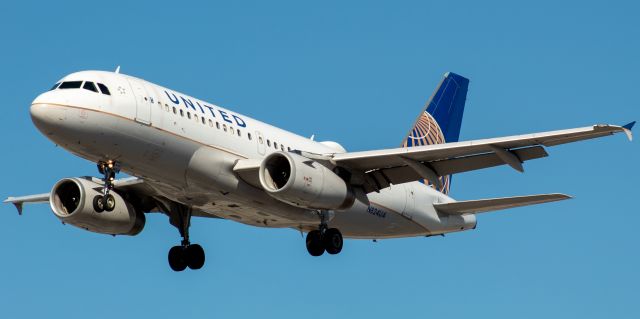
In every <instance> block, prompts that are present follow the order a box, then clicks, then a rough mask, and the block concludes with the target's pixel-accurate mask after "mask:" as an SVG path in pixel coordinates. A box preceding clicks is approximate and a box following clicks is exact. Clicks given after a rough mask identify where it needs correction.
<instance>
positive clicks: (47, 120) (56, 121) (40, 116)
mask: <svg viewBox="0 0 640 319" xmlns="http://www.w3.org/2000/svg"><path fill="white" fill-rule="evenodd" d="M29 113H30V114H31V121H33V124H34V125H35V126H36V127H37V128H38V130H40V132H42V134H44V135H46V136H51V135H53V134H55V133H56V131H57V130H59V129H60V128H61V125H62V123H63V122H64V120H65V119H66V111H65V108H64V107H62V106H59V105H53V104H47V103H43V102H41V99H40V97H38V98H36V99H35V100H34V101H33V103H32V104H31V108H30V109H29Z"/></svg>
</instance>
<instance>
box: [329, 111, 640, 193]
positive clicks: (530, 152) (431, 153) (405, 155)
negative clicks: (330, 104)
mask: <svg viewBox="0 0 640 319" xmlns="http://www.w3.org/2000/svg"><path fill="white" fill-rule="evenodd" d="M634 124H635V122H631V123H629V124H627V125H624V126H616V125H606V124H598V125H593V126H587V127H582V128H574V129H567V130H558V131H549V132H542V133H534V134H525V135H516V136H508V137H498V138H490V139H482V140H473V141H464V142H455V143H445V144H433V145H425V146H415V147H410V148H394V149H384V150H374V151H363V152H351V153H336V154H331V155H330V156H329V157H330V161H331V162H332V163H333V164H334V165H336V166H341V167H345V168H348V169H349V170H351V171H352V172H361V173H364V174H365V176H366V177H365V180H364V181H361V182H362V186H363V188H364V189H365V191H367V192H370V191H377V190H380V189H382V188H386V187H389V186H390V185H391V184H401V183H407V182H411V181H416V180H419V179H427V180H429V181H434V180H435V181H437V180H439V177H441V176H446V175H449V174H453V173H461V172H467V171H471V170H477V169H482V168H487V167H493V166H498V165H503V164H507V165H509V166H511V167H513V168H514V169H516V170H518V171H520V172H522V171H523V170H524V169H523V167H522V163H523V162H525V161H527V160H532V159H536V158H541V157H546V156H548V154H547V152H546V151H545V149H544V147H549V146H555V145H560V144H566V143H573V142H577V141H582V140H587V139H592V138H598V137H603V136H608V135H613V134H615V133H625V134H626V135H627V137H628V138H629V140H631V139H632V134H631V128H632V127H633V125H634Z"/></svg>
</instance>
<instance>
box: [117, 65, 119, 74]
mask: <svg viewBox="0 0 640 319" xmlns="http://www.w3.org/2000/svg"><path fill="white" fill-rule="evenodd" d="M118 73H120V66H119V65H118V67H117V68H116V74H118Z"/></svg>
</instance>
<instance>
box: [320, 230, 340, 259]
mask: <svg viewBox="0 0 640 319" xmlns="http://www.w3.org/2000/svg"><path fill="white" fill-rule="evenodd" d="M322 241H323V244H324V249H326V250H327V252H328V253H329V254H331V255H335V254H337V253H340V252H341V251H342V243H343V240H342V234H341V233H340V231H339V230H338V229H336V228H329V229H327V231H326V232H325V233H324V238H322Z"/></svg>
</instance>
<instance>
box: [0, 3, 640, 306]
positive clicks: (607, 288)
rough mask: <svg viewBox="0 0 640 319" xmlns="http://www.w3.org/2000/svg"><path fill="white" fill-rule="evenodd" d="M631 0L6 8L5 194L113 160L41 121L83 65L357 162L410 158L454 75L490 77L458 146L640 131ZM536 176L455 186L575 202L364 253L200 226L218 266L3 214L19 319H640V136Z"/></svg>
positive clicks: (572, 150) (547, 166)
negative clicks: (39, 112) (548, 134)
mask: <svg viewBox="0 0 640 319" xmlns="http://www.w3.org/2000/svg"><path fill="white" fill-rule="evenodd" d="M639 9H640V8H639V7H638V5H637V4H636V3H635V2H634V1H626V2H617V1H607V2H604V1H601V2H594V1H563V2H562V3H560V2H559V1H528V2H523V3H516V1H415V2H412V1H389V2H384V3H383V2H376V1H348V3H347V1H320V2H318V1H314V2H308V1H290V2H279V1H276V2H270V1H257V2H246V1H225V2H218V3H215V4H210V3H208V2H207V3H205V2H193V1H170V2H149V3H137V2H136V3H134V2H129V1H103V2H86V1H78V2H70V1H69V2H67V1H48V2H45V1H42V2H30V1H4V2H2V4H0V12H2V13H1V15H0V16H1V17H2V18H1V19H0V35H1V38H0V39H1V40H2V49H1V50H0V56H1V59H0V64H1V68H0V70H2V76H0V93H1V97H2V99H3V101H4V102H3V105H4V108H3V110H4V112H3V116H2V117H1V120H0V121H1V123H2V124H1V125H0V130H2V131H1V134H0V136H1V144H2V157H1V163H2V166H1V167H2V168H3V171H2V174H1V175H2V178H1V180H2V182H1V183H0V197H2V198H5V197H6V196H9V195H22V194H30V193H40V192H46V191H48V190H49V189H50V187H51V186H52V185H53V184H54V183H55V182H56V181H57V180H58V179H60V178H63V177H68V176H80V175H95V174H96V173H97V172H96V170H95V165H94V164H93V163H89V162H87V161H85V160H82V159H79V158H76V157H74V156H72V155H71V154H69V153H67V152H65V151H64V150H62V149H60V148H56V147H55V146H54V145H53V144H52V143H51V142H50V141H48V140H47V139H46V138H44V137H43V136H42V135H40V134H39V132H38V131H37V130H36V129H35V128H34V126H33V125H32V123H31V120H30V118H29V113H28V108H29V105H30V102H31V101H32V100H33V98H35V97H36V95H37V94H39V93H40V92H42V91H44V90H46V89H48V88H49V87H50V86H51V85H52V84H53V83H55V81H56V80H58V79H59V78H61V77H62V76H64V75H65V74H67V73H71V72H74V71H77V70H85V69H98V70H113V69H115V67H116V66H117V65H121V66H122V72H123V73H127V74H131V75H134V76H137V77H141V78H144V79H147V80H149V81H152V82H155V83H158V84H161V85H165V86H168V87H171V88H173V89H175V90H178V91H182V92H185V93H188V94H190V95H193V96H197V97H199V98H202V99H204V100H207V101H211V102H213V103H216V104H218V105H222V106H225V107H228V108H231V109H233V110H235V111H238V112H240V113H243V114H246V115H248V116H252V117H256V118H259V119H262V120H264V121H267V122H270V123H272V124H275V125H278V126H281V127H283V128H285V129H288V130H291V131H294V132H297V133H300V134H302V135H306V136H310V135H311V134H316V137H317V138H318V139H320V140H336V141H339V142H340V143H342V144H343V145H344V146H345V147H346V148H347V149H349V150H365V149H373V148H386V147H395V146H397V145H399V143H400V141H401V139H402V137H403V136H404V134H405V133H406V132H407V130H408V129H409V126H410V124H411V123H412V121H413V120H414V118H415V117H416V116H417V115H418V113H419V111H420V109H421V108H422V106H423V104H424V102H425V101H426V100H427V98H428V97H429V96H430V94H431V93H432V91H433V89H434V87H435V86H436V84H437V83H438V81H440V79H441V76H442V74H443V73H444V72H446V71H454V72H458V73H460V74H462V75H465V76H467V77H469V78H470V79H471V85H470V90H469V96H468V100H467V108H466V112H465V115H464V120H463V127H462V131H461V139H463V140H469V139H477V138H485V137H495V136H503V135H510V134H519V133H529V132H537V131H545V130H552V129H561V128H570V127H580V126H585V125H591V124H595V123H614V124H624V123H627V122H629V121H632V120H637V119H640V111H639V108H638V106H639V104H640V102H639V101H638V94H637V91H638V87H639V84H640V81H638V73H640V59H639V58H638V57H640V42H639V39H640V22H639V20H638V15H639V13H640V10H639ZM549 153H550V157H549V158H547V159H542V160H537V161H532V162H528V163H527V165H526V167H525V169H526V172H525V173H524V174H519V173H516V172H515V171H513V170H511V169H509V168H494V169H489V170H483V171H477V172H471V173H466V174H461V175H457V176H456V177H455V179H454V183H453V187H452V195H453V196H454V197H455V198H458V199H477V198H485V197H495V196H510V195H522V194H530V193H544V192H565V193H568V194H571V195H574V196H575V199H573V200H570V201H566V202H561V203H553V204H546V205H542V206H534V207H528V208H521V209H514V210H511V211H504V212H498V213H494V214H486V215H482V216H480V217H479V223H478V229H476V230H475V231H469V232H465V233H459V234H452V235H449V236H447V237H445V238H441V237H437V238H410V239H396V240H388V241H380V242H378V243H373V242H371V241H355V240H349V241H347V242H346V243H345V249H344V251H343V252H342V253H341V254H340V255H338V256H332V257H328V256H323V257H321V258H312V257H310V256H309V255H308V254H307V252H306V250H305V248H304V241H303V238H302V237H301V236H300V234H299V233H297V232H295V231H293V230H288V229H280V230H270V229H259V228H253V227H249V226H244V225H241V224H237V223H234V222H231V221H223V220H213V219H212V220H207V219H197V220H194V222H193V227H192V237H193V239H194V241H196V242H198V243H200V244H202V245H203V246H204V247H205V249H206V250H207V264H206V266H205V268H204V269H203V270H201V271H185V272H183V273H174V272H172V271H171V270H170V269H169V267H168V265H167V261H166V254H167V251H168V249H169V248H170V247H171V246H172V245H175V244H177V243H178V241H179V236H178V232H177V231H176V229H174V228H173V227H172V226H170V225H169V223H168V220H167V218H166V216H163V215H152V216H149V218H148V222H147V226H146V228H145V230H144V231H143V232H142V233H141V234H140V235H139V236H137V237H116V238H113V237H110V236H105V235H98V234H93V233H89V232H85V231H82V230H79V229H76V228H74V227H71V226H63V225H61V223H60V221H58V220H57V219H56V218H55V217H54V216H53V214H52V213H51V212H50V210H49V207H47V206H46V205H37V206H31V207H27V208H26V210H25V214H24V216H21V217H19V216H18V215H17V214H16V212H15V210H14V208H13V207H12V206H11V205H2V206H0V228H1V230H2V231H0V242H2V250H1V253H0V256H1V257H0V317H2V318H56V317H64V318H86V317H89V316H90V317H92V318H119V317H122V318H126V317H139V318H145V317H153V318H198V317H201V318H202V317H209V318H211V317H214V316H218V317H253V316H269V317H276V316H277V317H279V318H326V317H327V316H329V317H332V318H352V317H367V318H396V317H401V318H403V317H414V318H415V317H421V318H432V317H447V318H468V317H471V316H473V317H479V318H514V317H515V318H540V317H563V318H610V317H616V318H639V317H640V311H639V310H638V309H639V308H638V307H637V302H638V286H639V285H640V275H639V274H638V270H639V269H640V257H639V251H638V244H639V243H640V239H639V237H638V227H639V225H640V214H639V213H640V212H639V211H638V206H637V199H638V177H639V174H638V165H637V163H638V160H639V156H640V151H639V147H638V142H634V143H629V142H627V140H626V139H625V138H624V136H621V135H618V136H615V137H609V138H604V139H600V140H594V141H588V142H583V143H578V144H574V145H567V146H560V147H555V148H551V149H549Z"/></svg>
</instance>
